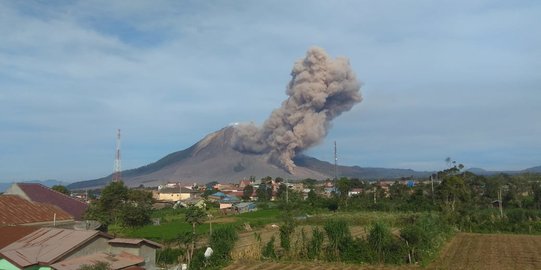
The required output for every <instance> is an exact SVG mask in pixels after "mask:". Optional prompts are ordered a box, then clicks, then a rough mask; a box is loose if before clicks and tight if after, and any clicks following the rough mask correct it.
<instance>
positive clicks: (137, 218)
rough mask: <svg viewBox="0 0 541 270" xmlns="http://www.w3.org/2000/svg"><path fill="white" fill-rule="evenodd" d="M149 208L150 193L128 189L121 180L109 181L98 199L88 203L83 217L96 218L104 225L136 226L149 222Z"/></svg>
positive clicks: (150, 201)
mask: <svg viewBox="0 0 541 270" xmlns="http://www.w3.org/2000/svg"><path fill="white" fill-rule="evenodd" d="M151 208H152V193H150V192H148V191H145V190H130V189H128V188H127V187H126V186H125V185H124V183H123V182H122V181H119V182H111V183H110V184H109V185H107V186H105V188H104V189H103V190H102V192H101V197H100V199H99V200H97V201H96V202H94V203H92V204H91V205H90V207H89V208H88V210H87V211H86V213H85V218H87V219H94V220H98V221H100V222H101V223H102V224H103V225H105V226H106V227H107V226H108V225H111V224H119V225H121V226H123V227H137V226H143V225H146V224H148V223H150V210H151Z"/></svg>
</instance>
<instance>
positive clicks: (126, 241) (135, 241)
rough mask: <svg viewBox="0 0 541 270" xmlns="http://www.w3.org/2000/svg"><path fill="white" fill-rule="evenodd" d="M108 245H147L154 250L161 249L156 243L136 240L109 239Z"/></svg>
mask: <svg viewBox="0 0 541 270" xmlns="http://www.w3.org/2000/svg"><path fill="white" fill-rule="evenodd" d="M108 242H109V244H128V245H138V246H139V245H141V244H143V243H145V244H147V245H149V246H153V247H156V248H161V247H162V245H160V244H158V243H156V242H153V241H150V240H147V239H140V238H139V239H137V238H114V239H111V240H109V241H108Z"/></svg>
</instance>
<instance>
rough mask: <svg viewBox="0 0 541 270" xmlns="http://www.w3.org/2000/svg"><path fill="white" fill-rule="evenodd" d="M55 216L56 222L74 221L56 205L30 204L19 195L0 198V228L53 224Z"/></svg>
mask: <svg viewBox="0 0 541 270" xmlns="http://www.w3.org/2000/svg"><path fill="white" fill-rule="evenodd" d="M55 214H56V221H69V220H73V217H72V216H71V215H70V214H68V213H66V212H65V211H64V210H62V209H60V208H58V207H56V206H54V205H50V204H45V203H34V202H30V201H27V200H25V199H23V198H21V197H19V196H17V195H1V196H0V226H11V225H22V224H32V223H40V222H53V220H54V218H55Z"/></svg>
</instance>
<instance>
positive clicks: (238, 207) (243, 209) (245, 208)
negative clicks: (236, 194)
mask: <svg viewBox="0 0 541 270" xmlns="http://www.w3.org/2000/svg"><path fill="white" fill-rule="evenodd" d="M233 209H234V211H235V212H237V213H239V214H241V213H247V212H253V211H256V210H257V206H256V204H255V203H253V202H242V203H237V204H235V205H233Z"/></svg>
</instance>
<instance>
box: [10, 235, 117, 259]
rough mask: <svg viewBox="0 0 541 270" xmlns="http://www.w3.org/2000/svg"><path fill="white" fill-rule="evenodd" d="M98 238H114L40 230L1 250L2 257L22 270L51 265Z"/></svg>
mask: <svg viewBox="0 0 541 270" xmlns="http://www.w3.org/2000/svg"><path fill="white" fill-rule="evenodd" d="M96 237H106V238H109V239H110V238H112V236H109V235H106V234H103V233H100V232H98V231H76V230H68V229H57V228H40V229H38V230H36V231H34V232H32V233H30V234H28V235H27V236H25V237H23V238H21V239H19V240H16V241H14V242H13V243H11V244H9V245H8V246H6V247H4V248H2V249H0V256H1V257H3V258H5V259H7V260H8V261H10V262H11V263H13V264H15V265H16V266H18V267H21V268H26V267H28V266H32V265H36V264H38V263H44V264H47V265H50V264H52V263H55V262H56V260H58V259H59V258H61V257H62V256H63V255H65V254H67V253H68V252H70V251H72V250H74V249H76V248H77V247H80V246H82V245H83V244H85V243H87V242H89V241H91V240H92V239H94V238H96Z"/></svg>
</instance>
